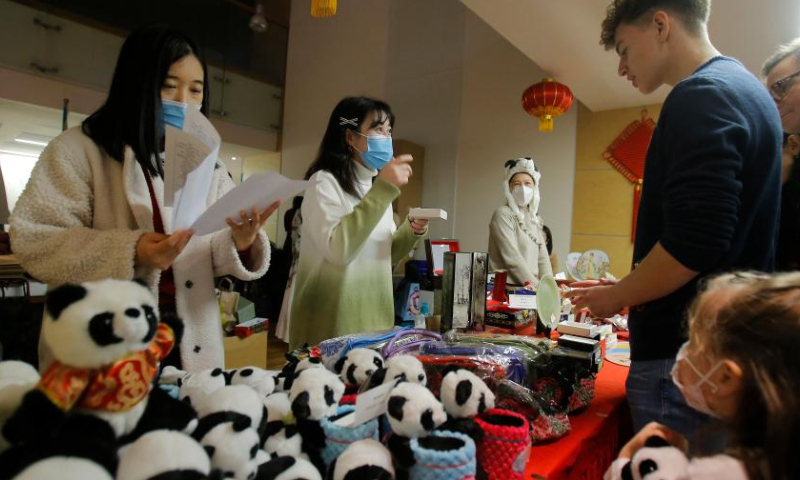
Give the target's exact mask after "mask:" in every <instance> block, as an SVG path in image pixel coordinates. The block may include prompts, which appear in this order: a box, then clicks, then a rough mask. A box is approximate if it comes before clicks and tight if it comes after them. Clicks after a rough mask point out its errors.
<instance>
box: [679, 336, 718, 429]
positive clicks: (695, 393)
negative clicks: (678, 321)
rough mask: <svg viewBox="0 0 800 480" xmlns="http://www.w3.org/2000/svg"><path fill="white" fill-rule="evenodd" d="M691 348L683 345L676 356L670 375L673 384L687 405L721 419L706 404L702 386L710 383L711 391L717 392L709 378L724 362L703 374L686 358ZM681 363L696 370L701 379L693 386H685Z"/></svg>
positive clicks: (687, 344) (686, 344)
mask: <svg viewBox="0 0 800 480" xmlns="http://www.w3.org/2000/svg"><path fill="white" fill-rule="evenodd" d="M688 347H689V342H686V343H684V344H683V345H681V348H680V350H678V355H676V356H675V365H673V366H672V371H671V372H670V374H671V375H672V382H673V383H675V386H676V387H678V390H680V391H681V394H682V395H683V398H684V399H686V403H687V404H689V406H690V407H692V408H694V409H695V410H697V411H698V412H702V413H705V414H706V415H711V416H712V417H716V418H719V415H718V414H717V413H715V412H714V411H713V410H711V407H709V406H708V402H706V397H705V395H704V394H703V390H702V388H701V387H702V386H703V384H704V383H708V384H709V385H710V386H711V391H712V392H716V391H717V388H718V387H717V386H716V385H714V383H713V382H712V381H711V380H709V379H708V378H709V377H710V376H711V375H712V374H713V373H714V372H715V371H716V370H717V369H718V368H719V367H720V366H722V363H723V362H722V361H721V360H720V361H719V362H717V363H716V364H714V366H713V367H711V369H710V370H709V371H708V372H707V373H703V372H701V371H700V370H699V369H698V368H697V367H695V366H694V364H693V363H692V362H691V361H690V360H689V358H688V357H687V356H686V350H687V349H688ZM680 362H686V364H687V365H689V367H690V368H691V369H692V370H694V372H695V373H696V374H697V376H698V377H699V378H698V380H697V381H696V382H695V383H694V384H692V385H684V384H683V383H682V382H681V380H680V378H678V376H679V373H678V372H679V368H678V364H679V363H680Z"/></svg>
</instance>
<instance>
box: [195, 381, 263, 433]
mask: <svg viewBox="0 0 800 480" xmlns="http://www.w3.org/2000/svg"><path fill="white" fill-rule="evenodd" d="M196 408H197V415H198V417H200V419H201V421H202V420H203V419H205V418H207V417H209V416H211V415H219V414H224V413H229V412H233V413H238V414H240V415H244V416H246V417H248V418H249V419H250V426H251V427H252V428H253V429H255V430H256V432H258V434H259V437H260V438H261V440H262V441H263V440H264V438H265V435H266V429H267V418H268V412H267V408H266V407H265V406H264V403H263V402H262V400H261V397H260V396H259V395H258V394H257V393H256V392H255V390H253V389H252V388H250V387H248V386H245V385H232V386H229V387H223V388H220V389H219V390H217V391H216V392H214V393H212V394H211V395H209V396H208V397H207V398H205V399H204V400H203V401H202V402H200V403H199V404H198V405H196Z"/></svg>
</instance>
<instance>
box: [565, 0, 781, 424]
mask: <svg viewBox="0 0 800 480" xmlns="http://www.w3.org/2000/svg"><path fill="white" fill-rule="evenodd" d="M710 3H711V2H710V0H615V1H614V2H613V3H612V4H611V5H610V6H609V8H608V12H607V17H606V19H605V21H604V22H603V28H602V35H601V37H602V41H601V43H602V44H603V45H604V46H605V47H606V49H611V48H613V49H614V50H615V51H616V52H617V54H618V55H619V72H618V73H619V75H620V76H622V77H625V78H626V79H627V80H629V81H630V82H631V83H632V84H633V86H634V87H635V88H637V89H639V91H641V92H642V93H644V94H649V93H651V92H653V91H654V90H656V89H657V88H659V87H660V86H661V85H669V86H672V87H673V89H672V91H671V92H670V93H669V95H668V97H667V99H666V100H665V101H664V104H663V107H662V110H661V115H660V116H659V120H658V125H657V127H656V129H655V132H654V134H653V139H652V141H651V143H650V148H649V150H648V152H647V160H646V163H645V172H644V184H643V190H642V197H641V203H640V207H639V216H638V221H637V227H636V241H635V244H634V253H633V267H634V269H633V271H632V272H631V273H630V274H629V275H628V276H626V277H625V278H623V279H621V280H620V281H619V282H617V283H614V284H611V283H608V282H604V283H602V284H594V285H582V287H585V288H577V289H574V290H573V291H572V292H571V293H570V296H572V297H573V298H575V299H576V304H577V306H578V307H586V308H589V309H590V310H591V311H592V313H594V314H596V315H599V316H608V315H612V314H614V313H617V312H619V311H620V310H621V309H622V308H624V307H625V306H630V307H631V309H630V317H629V322H628V325H629V329H630V343H631V358H632V360H633V362H632V365H631V369H630V372H629V375H628V380H627V384H626V387H627V394H628V402H629V404H630V406H631V411H632V414H633V419H634V428H636V429H637V430H638V429H640V428H642V427H643V426H644V425H645V424H647V423H648V422H652V421H655V422H659V423H661V424H665V425H666V426H668V427H670V428H672V429H674V430H677V431H678V432H680V433H682V434H684V435H687V436H688V435H691V434H692V433H693V432H694V431H695V430H696V429H697V427H699V426H700V425H702V424H703V423H704V422H705V420H706V419H707V417H706V416H705V415H703V414H702V413H700V412H698V410H700V411H703V410H707V408H704V407H705V405H703V404H702V403H703V402H704V398H701V399H698V398H697V397H698V395H690V396H691V397H693V398H692V399H691V403H692V405H691V406H689V405H688V404H687V402H686V401H685V400H684V398H683V395H682V394H681V392H680V391H679V389H678V388H677V387H676V386H675V384H674V383H673V382H672V379H671V376H670V370H671V368H672V366H673V365H674V363H675V356H676V353H677V352H678V349H679V347H680V346H681V344H682V343H683V342H684V341H685V340H686V339H687V332H686V329H685V325H684V318H685V314H686V310H687V307H688V306H689V304H690V303H691V301H692V299H693V298H694V297H695V295H696V293H697V288H698V281H699V280H700V279H702V278H703V277H706V276H708V275H713V274H716V273H719V272H724V271H731V270H759V271H771V270H772V268H773V261H774V254H775V239H776V233H777V221H778V215H779V205H780V200H779V197H780V159H781V125H780V118H779V116H778V111H777V109H776V107H775V104H774V102H773V101H772V99H771V98H770V95H769V94H768V93H767V90H766V89H765V88H764V86H763V85H762V84H761V83H760V82H759V81H758V80H757V79H756V78H755V77H754V76H753V75H751V74H750V73H749V72H748V71H747V70H746V69H745V68H744V66H742V65H741V64H740V63H739V62H738V61H736V60H734V59H732V58H728V57H724V56H722V55H721V54H720V53H719V52H718V51H717V50H716V49H715V48H714V46H713V45H712V44H711V41H710V40H709V38H708V31H707V28H706V24H707V21H708V16H709V14H710V9H711V5H710ZM700 355H702V354H700ZM695 358H696V357H693V360H694V359H695ZM710 367H711V366H706V365H701V366H700V367H698V368H700V369H701V370H702V368H708V369H709V370H710ZM725 368H727V367H724V366H723V367H722V368H719V369H717V370H716V371H709V372H706V371H701V372H698V375H697V378H695V379H689V380H691V383H692V386H697V387H699V389H700V393H699V396H700V397H704V395H705V394H704V393H703V392H704V391H706V390H708V389H713V388H715V387H716V385H714V382H718V381H719V379H720V378H722V377H719V376H720V375H722V376H724V375H729V374H735V373H736V372H727V371H725ZM705 374H708V375H712V374H713V377H711V376H710V377H709V378H705V379H704V378H703V377H701V375H705ZM683 380H685V379H683ZM694 390H696V389H694ZM698 400H699V401H698ZM692 407H694V408H692Z"/></svg>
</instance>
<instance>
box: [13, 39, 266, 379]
mask: <svg viewBox="0 0 800 480" xmlns="http://www.w3.org/2000/svg"><path fill="white" fill-rule="evenodd" d="M207 80H208V74H207V70H206V64H205V61H204V60H203V56H202V54H201V52H200V50H199V49H198V47H197V45H196V44H195V43H194V42H193V41H192V40H191V39H189V38H188V37H186V36H185V35H183V34H182V33H180V32H178V31H176V30H174V29H172V28H170V27H167V26H164V25H157V26H152V27H145V28H141V29H139V30H136V31H135V32H133V33H131V34H130V36H129V37H128V38H127V39H126V40H125V43H124V44H123V46H122V49H121V51H120V55H119V59H118V60H117V66H116V69H115V70H114V77H113V79H112V82H111V88H110V90H109V92H108V97H107V99H106V102H105V104H104V105H103V106H101V107H100V108H99V109H98V110H97V111H96V112H94V113H93V114H92V115H91V116H89V118H87V119H86V121H84V122H83V125H82V126H80V127H76V128H72V129H69V130H67V131H65V132H63V133H62V134H61V135H59V136H58V137H56V138H55V139H54V140H53V141H51V142H50V144H49V145H48V146H47V148H46V149H45V150H44V152H43V153H42V156H41V158H40V159H39V161H38V163H37V164H36V167H35V168H34V170H33V173H32V175H31V179H30V181H29V182H28V186H27V188H26V189H25V191H24V192H23V193H22V195H21V196H20V198H19V201H18V202H17V205H16V208H15V209H14V212H13V215H12V216H11V221H10V223H11V241H12V243H13V244H14V252H15V253H16V255H17V257H18V258H19V261H20V263H21V264H22V266H23V267H24V268H25V269H26V270H27V271H28V272H30V273H31V274H32V275H33V276H34V277H36V278H38V279H40V280H41V281H43V282H45V283H47V284H49V285H51V286H56V285H59V284H63V283H79V282H84V281H91V280H100V279H105V278H116V279H128V280H130V279H134V278H138V279H142V280H144V281H145V282H146V283H147V285H148V286H149V287H150V288H151V290H152V291H153V293H154V294H156V295H157V297H158V302H159V309H160V311H161V313H162V314H164V313H166V312H173V313H176V314H177V315H178V316H179V317H180V318H182V319H183V323H184V334H183V340H182V342H181V343H180V345H177V346H176V348H174V349H173V351H172V353H171V354H170V356H169V357H167V359H166V360H165V362H163V363H166V364H172V365H175V366H178V367H179V368H182V369H184V370H188V371H198V370H204V369H208V368H215V367H223V366H224V351H223V344H222V331H221V329H220V316H219V306H218V304H217V300H216V298H215V295H214V277H216V276H220V275H233V276H235V277H237V278H240V279H243V280H253V279H256V278H259V277H261V276H262V275H263V274H264V273H265V272H266V270H267V268H268V267H269V254H270V252H269V242H268V241H267V238H266V236H265V235H264V233H263V231H262V230H261V226H262V225H263V224H264V223H265V222H266V220H267V217H269V215H270V214H271V213H272V212H273V211H274V210H275V208H277V205H273V206H271V207H270V208H268V209H267V210H265V211H260V212H259V211H253V212H244V211H243V212H241V215H240V217H241V218H237V219H236V220H235V221H234V220H233V219H228V223H229V225H230V228H229V229H225V230H223V231H220V232H217V233H216V234H213V235H208V236H205V237H202V238H193V236H192V235H193V232H191V231H176V232H174V233H172V234H169V233H168V232H170V226H169V224H168V222H169V220H170V217H169V215H168V214H167V213H168V212H165V210H164V208H163V205H164V198H163V196H164V194H163V193H164V182H163V176H164V170H163V166H162V162H161V158H162V156H163V142H164V132H165V128H166V127H165V126H166V125H172V126H174V127H176V128H180V127H182V126H183V120H184V118H185V116H186V112H187V111H188V109H190V108H196V109H199V110H200V111H201V112H202V113H204V114H205V113H206V111H207V109H208V90H207V89H208V84H209V82H208V81H207ZM231 188H233V182H232V181H231V180H230V178H229V176H228V173H227V171H226V170H225V168H223V167H221V166H220V165H217V168H216V169H215V170H214V175H213V179H212V182H211V188H210V190H209V192H208V196H207V199H206V204H207V205H210V204H211V203H213V202H215V201H216V200H217V199H218V198H220V197H222V196H223V195H224V194H225V193H227V192H228V190H230V189H231ZM43 347H44V346H43V345H42V346H40V367H42V368H43V367H44V366H45V365H46V364H47V363H48V362H49V360H50V358H49V352H47V349H46V348H43Z"/></svg>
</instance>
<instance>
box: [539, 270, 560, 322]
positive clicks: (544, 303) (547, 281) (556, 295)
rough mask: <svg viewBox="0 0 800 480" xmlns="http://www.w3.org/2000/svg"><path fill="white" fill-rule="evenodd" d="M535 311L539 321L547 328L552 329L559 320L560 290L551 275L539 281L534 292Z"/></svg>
mask: <svg viewBox="0 0 800 480" xmlns="http://www.w3.org/2000/svg"><path fill="white" fill-rule="evenodd" d="M536 311H537V312H538V313H539V319H540V320H541V322H542V325H544V326H545V327H547V328H551V329H554V328H556V326H558V320H559V319H560V318H561V290H560V289H559V288H558V285H556V281H555V280H554V279H553V276H552V275H545V276H543V277H542V278H541V280H539V288H538V289H537V290H536Z"/></svg>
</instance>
